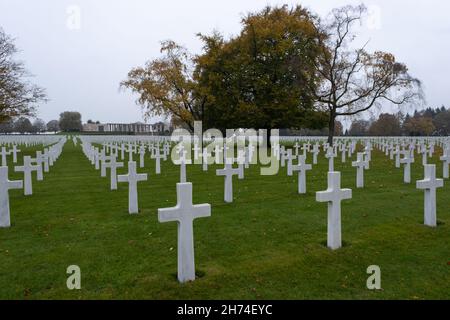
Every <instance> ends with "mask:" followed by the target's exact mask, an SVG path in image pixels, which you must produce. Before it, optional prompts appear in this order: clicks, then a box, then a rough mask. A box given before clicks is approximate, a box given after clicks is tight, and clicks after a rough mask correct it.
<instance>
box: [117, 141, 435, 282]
mask: <svg viewBox="0 0 450 320" xmlns="http://www.w3.org/2000/svg"><path fill="white" fill-rule="evenodd" d="M308 148H309V147H306V148H303V150H304V151H303V154H302V155H297V157H298V165H296V166H294V165H293V164H292V158H293V157H292V151H289V150H288V151H287V152H286V155H284V151H282V152H281V158H282V159H280V160H281V161H282V162H283V161H285V160H287V161H288V172H290V173H292V172H293V171H298V172H299V192H300V193H302V192H306V182H305V172H306V171H307V170H310V169H311V165H307V164H306V163H305V159H306V152H307V150H308ZM324 148H325V150H327V154H326V155H328V158H329V159H334V157H336V150H337V148H336V147H334V148H332V147H330V146H328V145H326V144H324ZM338 148H339V150H340V151H341V152H343V153H345V152H349V155H351V152H353V151H354V150H355V144H354V143H352V144H350V145H349V146H348V147H347V146H346V145H344V146H342V145H338ZM364 151H365V152H364V153H358V155H357V161H355V162H353V163H352V165H353V166H355V167H357V187H362V186H363V185H364V178H363V172H364V171H363V170H364V169H367V168H368V166H369V161H370V159H371V151H372V146H371V143H370V142H369V143H366V145H365V148H364ZM178 152H179V154H180V159H181V161H180V164H181V166H180V180H181V181H182V182H180V183H178V184H177V205H176V206H175V207H173V208H166V209H159V210H158V219H159V221H160V222H168V221H176V222H177V223H178V279H179V281H180V282H185V281H190V280H194V279H195V263H194V246H193V220H194V219H195V218H198V217H206V216H210V205H209V204H204V205H193V204H192V184H191V183H187V182H185V180H186V176H185V171H184V173H183V170H185V166H183V164H184V165H185V163H186V153H187V151H185V150H183V148H180V150H178ZM225 153H226V152H223V156H224V157H225ZM296 153H298V152H296ZM217 154H219V152H217V151H216V156H217ZM408 154H410V153H408ZM364 157H366V158H364ZM233 161H234V159H227V158H226V157H225V168H224V169H219V170H217V172H216V174H217V175H223V176H225V193H224V194H225V196H224V198H225V201H226V202H231V201H232V177H233V175H236V174H239V170H238V169H235V168H233V166H232V164H233ZM329 161H330V160H329ZM342 161H343V162H345V156H342ZM330 163H331V162H330ZM329 166H330V169H334V166H333V165H332V164H329ZM183 167H184V169H182V168H183ZM130 178H131V180H132V181H133V183H135V182H137V181H139V180H145V179H146V175H145V176H144V175H141V176H140V177H139V175H138V174H136V167H135V163H134V166H131V169H130V170H129V174H128V175H127V176H126V177H125V176H124V178H123V180H124V181H127V182H130ZM441 182H442V181H441V180H440V179H435V168H434V167H433V166H432V165H427V166H426V175H425V179H424V180H423V181H418V182H417V187H418V188H423V189H425V223H426V224H427V225H433V223H434V224H435V223H436V219H435V211H436V210H435V201H434V202H433V199H434V200H435V190H436V188H437V187H440V186H442V183H441ZM133 188H135V186H134V187H133ZM130 189H131V188H130ZM130 192H131V191H130ZM351 197H352V190H351V189H341V176H340V172H334V171H330V172H328V189H327V190H325V191H320V192H317V193H316V200H317V201H319V202H327V203H328V232H327V234H328V235H327V245H328V247H329V248H331V249H333V250H334V249H338V248H340V247H341V246H342V235H341V201H342V200H346V199H351ZM130 198H131V194H130ZM427 199H428V200H427ZM433 203H434V205H433ZM130 210H131V209H130ZM433 213H434V215H433Z"/></svg>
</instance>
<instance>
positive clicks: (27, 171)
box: [14, 156, 38, 196]
mask: <svg viewBox="0 0 450 320" xmlns="http://www.w3.org/2000/svg"><path fill="white" fill-rule="evenodd" d="M37 170H38V166H37V165H33V164H32V161H31V157H30V156H24V157H23V166H16V167H14V171H16V172H23V182H24V185H25V186H24V195H26V196H29V195H32V194H33V180H32V177H31V173H32V172H33V171H37Z"/></svg>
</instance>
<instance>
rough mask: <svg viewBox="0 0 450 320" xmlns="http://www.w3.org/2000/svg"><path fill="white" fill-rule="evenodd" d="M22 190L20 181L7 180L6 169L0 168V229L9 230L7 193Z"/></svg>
mask: <svg viewBox="0 0 450 320" xmlns="http://www.w3.org/2000/svg"><path fill="white" fill-rule="evenodd" d="M22 188H23V182H22V180H18V181H10V180H8V167H7V166H5V167H0V228H9V227H10V226H11V220H10V213H9V194H8V191H9V190H10V189H22Z"/></svg>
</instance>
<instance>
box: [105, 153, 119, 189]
mask: <svg viewBox="0 0 450 320" xmlns="http://www.w3.org/2000/svg"><path fill="white" fill-rule="evenodd" d="M102 165H103V166H104V167H105V169H106V168H110V169H111V190H117V168H122V167H123V162H117V159H116V156H115V155H112V156H110V159H109V162H104V163H103V164H102Z"/></svg>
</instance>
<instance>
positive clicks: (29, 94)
mask: <svg viewBox="0 0 450 320" xmlns="http://www.w3.org/2000/svg"><path fill="white" fill-rule="evenodd" d="M16 53H17V48H16V46H15V45H14V42H13V39H11V38H10V37H9V36H8V35H7V34H5V32H4V31H3V29H1V28H0V122H3V121H7V120H9V119H11V118H13V117H17V116H33V115H34V113H35V110H36V107H37V103H39V102H41V101H45V100H46V94H45V91H44V89H42V88H40V87H38V86H36V85H34V84H32V83H31V82H29V81H28V78H29V77H30V74H29V73H28V72H27V71H26V70H25V67H24V64H23V63H22V62H21V61H17V60H14V55H15V54H16Z"/></svg>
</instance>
